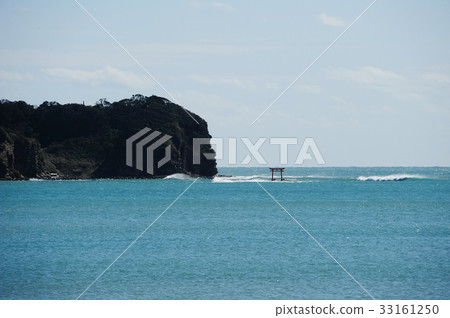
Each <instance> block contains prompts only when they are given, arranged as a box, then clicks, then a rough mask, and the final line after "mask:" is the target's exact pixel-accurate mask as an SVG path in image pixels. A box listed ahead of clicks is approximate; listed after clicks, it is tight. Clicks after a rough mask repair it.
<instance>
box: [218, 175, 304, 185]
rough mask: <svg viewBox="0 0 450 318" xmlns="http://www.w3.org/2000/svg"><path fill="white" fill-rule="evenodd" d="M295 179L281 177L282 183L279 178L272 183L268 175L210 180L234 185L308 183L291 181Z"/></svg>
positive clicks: (221, 177) (223, 177) (222, 177)
mask: <svg viewBox="0 0 450 318" xmlns="http://www.w3.org/2000/svg"><path fill="white" fill-rule="evenodd" d="M293 178H296V177H290V178H288V177H285V176H283V181H281V180H280V177H278V178H276V179H275V180H274V181H272V177H271V176H268V175H253V176H216V177H214V179H213V180H212V182H213V183H236V182H283V183H284V182H288V183H289V182H309V181H301V180H296V179H293Z"/></svg>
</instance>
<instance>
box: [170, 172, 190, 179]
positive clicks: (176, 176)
mask: <svg viewBox="0 0 450 318" xmlns="http://www.w3.org/2000/svg"><path fill="white" fill-rule="evenodd" d="M164 179H178V180H186V179H192V177H191V176H190V175H188V174H185V173H174V174H171V175H170V176H167V177H165V178H164Z"/></svg>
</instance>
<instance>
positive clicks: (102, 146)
mask: <svg viewBox="0 0 450 318" xmlns="http://www.w3.org/2000/svg"><path fill="white" fill-rule="evenodd" d="M190 114H191V115H192V117H194V118H195V120H196V121H197V122H198V124H197V123H196V122H195V121H194V120H192V118H191V117H190V116H189V115H188V114H187V113H186V111H185V110H184V109H183V108H182V107H180V106H178V105H176V104H173V103H171V102H170V101H168V100H166V99H164V98H161V97H157V96H151V97H145V96H141V95H134V96H133V97H132V98H130V99H124V100H121V101H118V102H114V103H112V104H110V103H108V102H103V103H102V104H100V105H96V106H84V105H80V104H66V105H59V104H57V103H48V102H45V103H43V104H42V105H40V106H39V107H38V108H34V107H33V106H30V105H28V104H26V103H25V102H9V101H5V100H3V101H1V102H0V179H3V180H20V179H28V178H44V179H49V178H69V179H73V178H153V177H161V176H165V175H169V174H172V173H187V174H191V175H198V176H202V177H212V176H214V175H215V174H216V173H217V169H216V162H215V160H206V158H204V157H203V156H202V158H201V163H200V164H197V165H194V164H193V163H192V144H193V138H211V136H210V135H209V132H208V126H207V123H206V122H205V121H204V120H203V119H202V118H200V117H199V116H197V115H195V114H193V113H190ZM145 127H148V128H151V129H152V130H158V131H160V132H161V133H162V134H167V135H170V136H172V138H171V139H170V140H169V141H167V143H166V144H168V145H170V148H171V158H170V161H169V162H168V163H166V164H164V165H163V166H161V167H160V168H158V169H156V170H155V171H154V174H153V175H150V174H148V173H145V172H143V171H140V170H137V169H135V168H133V167H129V166H127V165H126V161H125V159H126V147H125V143H126V139H127V138H129V137H131V136H132V135H134V134H135V133H137V132H138V131H140V130H141V129H143V128H145ZM160 148H161V149H157V150H156V151H155V153H154V154H155V160H154V161H155V162H158V161H159V160H160V159H161V158H163V157H164V155H165V152H164V149H165V147H160ZM202 152H213V150H212V149H211V147H210V145H206V146H205V147H204V148H203V149H202Z"/></svg>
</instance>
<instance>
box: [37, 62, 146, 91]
mask: <svg viewBox="0 0 450 318" xmlns="http://www.w3.org/2000/svg"><path fill="white" fill-rule="evenodd" d="M43 72H44V73H45V74H47V75H49V76H50V77H53V78H58V79H65V80H70V81H75V82H81V83H89V84H91V85H98V84H100V83H104V82H113V83H117V84H120V85H125V86H128V87H132V88H143V87H146V86H147V87H148V83H149V79H148V78H146V77H141V76H137V75H136V74H134V73H131V72H127V71H122V70H119V69H116V68H114V67H111V66H105V67H104V68H102V69H100V70H95V71H84V70H72V69H67V68H52V69H46V70H43Z"/></svg>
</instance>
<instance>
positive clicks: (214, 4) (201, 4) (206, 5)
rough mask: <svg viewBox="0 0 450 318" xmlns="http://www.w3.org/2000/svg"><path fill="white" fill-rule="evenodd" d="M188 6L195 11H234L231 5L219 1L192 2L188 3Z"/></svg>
mask: <svg viewBox="0 0 450 318" xmlns="http://www.w3.org/2000/svg"><path fill="white" fill-rule="evenodd" d="M189 6H190V7H191V8H196V9H205V8H206V9H207V8H213V9H219V10H223V11H234V8H233V7H232V6H231V5H229V4H227V3H224V2H219V1H212V2H210V1H193V2H191V3H189Z"/></svg>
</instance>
